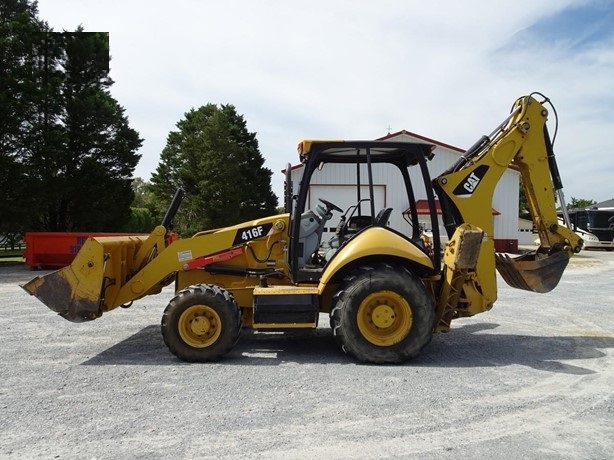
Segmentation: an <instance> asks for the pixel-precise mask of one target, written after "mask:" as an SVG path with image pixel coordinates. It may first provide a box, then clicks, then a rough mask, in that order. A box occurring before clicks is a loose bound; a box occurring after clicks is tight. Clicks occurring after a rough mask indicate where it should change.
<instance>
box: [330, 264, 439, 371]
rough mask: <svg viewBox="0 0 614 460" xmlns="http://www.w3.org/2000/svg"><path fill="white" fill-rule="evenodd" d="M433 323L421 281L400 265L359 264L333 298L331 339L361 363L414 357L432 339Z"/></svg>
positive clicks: (387, 362)
mask: <svg viewBox="0 0 614 460" xmlns="http://www.w3.org/2000/svg"><path fill="white" fill-rule="evenodd" d="M434 321H435V308H434V305H433V299H432V297H431V296H430V295H429V294H428V292H427V290H426V288H425V287H424V284H423V283H422V282H421V281H420V279H419V278H418V277H416V276H415V275H413V274H412V273H410V272H409V271H408V270H407V269H405V268H404V267H402V266H399V265H390V264H384V263H382V264H377V265H375V266H372V267H360V268H359V269H357V270H356V271H354V272H352V273H351V274H350V275H349V276H347V277H346V278H344V280H343V282H342V283H341V285H340V289H339V291H338V292H337V293H336V294H335V296H334V297H333V309H332V311H331V327H332V328H333V333H334V336H335V339H336V341H337V343H338V344H339V345H340V346H341V348H342V349H343V351H344V352H345V353H347V354H348V355H350V356H352V357H354V358H355V359H357V360H358V361H361V362H366V363H376V364H396V363H402V362H404V361H407V360H408V359H411V358H413V357H415V356H416V355H418V353H420V351H421V350H422V349H423V348H424V347H425V346H426V345H427V344H428V343H429V342H430V340H431V338H432V335H433V323H434Z"/></svg>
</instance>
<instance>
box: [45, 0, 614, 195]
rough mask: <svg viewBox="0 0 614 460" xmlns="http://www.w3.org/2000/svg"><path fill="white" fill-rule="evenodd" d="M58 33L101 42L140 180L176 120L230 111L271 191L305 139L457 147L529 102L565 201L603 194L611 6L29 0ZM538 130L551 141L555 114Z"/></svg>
mask: <svg viewBox="0 0 614 460" xmlns="http://www.w3.org/2000/svg"><path fill="white" fill-rule="evenodd" d="M38 7H39V18H40V19H43V20H45V21H47V22H48V24H49V25H50V26H51V27H52V28H53V29H54V30H55V31H57V32H61V31H64V30H65V31H74V30H75V29H76V28H77V27H78V26H79V25H82V26H83V27H84V29H85V30H86V31H102V32H109V40H110V47H111V57H112V60H111V77H112V78H113V80H114V81H115V84H114V85H113V86H112V88H111V94H112V96H113V97H114V98H115V99H116V100H117V101H118V102H119V103H120V105H122V106H123V107H124V108H125V110H126V115H127V116H128V118H129V122H130V126H131V127H132V128H134V129H136V130H137V131H138V132H139V134H140V136H141V137H142V138H144V143H143V146H142V147H141V149H140V151H139V153H140V154H141V155H142V158H141V160H140V162H139V165H138V166H137V168H136V170H135V176H137V177H142V178H143V179H145V180H149V179H150V177H151V174H152V172H154V171H155V169H156V167H157V166H158V164H159V162H160V153H161V151H162V149H163V148H164V146H165V145H166V139H167V136H168V134H169V132H171V131H173V130H176V124H177V122H178V121H180V120H181V119H182V118H183V117H184V114H185V113H186V112H188V111H189V110H190V109H192V108H198V107H201V106H203V105H206V104H208V103H214V104H232V105H234V106H235V107H236V110H237V112H238V113H239V114H242V115H243V117H244V118H245V120H246V122H247V128H248V130H249V131H250V132H255V133H256V135H257V139H258V142H259V147H260V152H261V153H262V155H263V157H264V158H265V166H266V167H268V168H269V169H271V170H272V171H273V176H272V186H273V191H274V192H275V193H276V194H277V195H278V196H281V195H282V190H283V174H282V173H281V170H282V169H283V168H285V166H286V164H287V163H291V164H296V163H297V162H298V156H297V153H296V146H297V143H298V142H299V141H300V140H301V139H308V138H319V139H376V138H379V137H382V136H385V135H386V134H388V132H393V133H394V132H397V131H401V130H407V131H410V132H413V133H416V134H419V135H421V136H425V137H428V138H430V139H434V140H436V141H439V142H442V143H445V144H449V145H453V146H455V147H459V148H461V149H466V148H468V147H470V146H471V145H472V144H473V143H474V142H475V141H476V140H477V139H478V138H479V137H480V136H482V135H483V134H489V133H490V132H491V131H492V130H493V129H494V128H495V127H496V126H498V125H499V123H500V122H501V121H502V120H503V119H504V118H505V117H506V116H507V115H508V113H509V111H510V108H511V106H512V104H513V102H514V101H515V100H516V99H517V98H518V97H521V96H524V95H527V94H530V93H532V92H534V91H539V92H541V93H543V94H545V95H546V96H547V97H549V98H550V99H551V101H552V103H553V104H554V106H555V108H556V112H557V114H558V131H557V136H556V140H555V145H554V151H555V154H556V157H557V161H558V164H559V170H560V173H561V177H562V180H563V185H564V189H563V190H564V193H565V197H566V201H567V202H569V201H571V198H572V197H573V198H577V199H580V198H581V199H591V200H595V201H597V202H601V201H605V200H608V199H611V198H614V148H613V147H612V142H611V141H608V139H609V138H612V130H613V128H614V27H613V26H612V24H614V0H592V1H591V0H541V1H535V0H514V1H511V2H494V1H491V0H465V1H462V2H460V1H456V0H447V1H444V0H440V1H436V2H435V1H433V2H427V1H424V0H399V1H397V0H378V1H360V2H358V1H346V0H326V1H321V0H311V1H309V2H305V1H301V2H299V1H295V0H285V1H284V0H259V1H253V0H175V1H174V2H169V1H162V0H105V1H100V0H39V3H38ZM548 124H549V130H550V132H551V134H552V133H553V131H554V117H553V114H552V113H551V114H550V121H549V123H548Z"/></svg>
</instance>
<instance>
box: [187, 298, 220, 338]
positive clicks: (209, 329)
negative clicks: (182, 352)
mask: <svg viewBox="0 0 614 460" xmlns="http://www.w3.org/2000/svg"><path fill="white" fill-rule="evenodd" d="M178 327H179V335H180V336H181V338H182V339H183V341H184V342H185V343H186V344H188V345H190V346H191V347H194V348H205V347H209V346H211V345H213V344H214V343H215V341H216V340H217V339H218V337H219V336H220V334H221V333H222V321H221V320H220V315H218V314H217V312H216V311H215V310H214V309H213V308H211V307H209V306H207V305H192V306H191V307H189V308H187V309H186V310H185V311H184V312H183V313H182V314H181V316H180V317H179V324H178Z"/></svg>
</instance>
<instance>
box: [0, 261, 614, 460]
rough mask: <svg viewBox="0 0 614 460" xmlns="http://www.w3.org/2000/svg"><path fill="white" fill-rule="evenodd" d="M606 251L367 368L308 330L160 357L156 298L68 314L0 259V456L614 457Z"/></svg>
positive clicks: (505, 292) (162, 299)
mask: <svg viewBox="0 0 614 460" xmlns="http://www.w3.org/2000/svg"><path fill="white" fill-rule="evenodd" d="M613 268H614V253H609V252H583V253H582V254H581V256H579V257H576V258H574V259H573V260H572V262H571V263H570V266H569V268H568V270H567V271H566V272H565V274H564V276H563V279H562V281H561V284H560V285H559V286H558V287H557V289H556V290H555V291H553V292H551V293H549V294H532V293H528V292H524V291H520V290H515V289H512V288H509V287H508V286H507V285H506V284H505V283H504V282H503V281H501V280H500V283H499V300H498V301H497V303H496V305H495V308H494V309H493V310H492V311H491V312H488V313H484V314H482V315H479V316H476V317H474V318H467V319H462V320H458V321H456V322H454V323H453V329H452V331H451V332H449V333H447V334H437V335H435V337H434V338H433V341H432V342H431V344H430V345H429V346H428V347H427V349H426V350H425V351H424V352H423V353H422V355H420V356H419V357H418V359H416V360H414V361H412V362H411V363H408V364H406V365H402V366H369V365H359V364H356V363H354V362H352V361H351V360H350V359H349V358H347V357H346V356H345V355H344V354H343V353H342V352H340V351H339V350H338V349H337V347H336V345H335V343H334V341H333V339H332V336H331V331H330V329H329V328H328V318H327V317H322V318H321V327H319V328H318V329H317V330H315V331H309V332H302V331H301V332H294V333H291V334H280V333H257V334H256V333H253V332H251V331H247V332H246V333H244V334H243V335H242V337H241V339H240V341H239V344H238V345H237V347H236V348H235V349H234V350H233V351H232V352H231V354H230V355H229V356H228V358H227V359H225V360H224V361H222V362H220V363H216V364H186V363H182V362H180V361H178V360H177V359H176V358H175V357H174V356H172V355H171V354H170V353H169V352H168V350H167V349H166V347H165V345H164V343H163V341H162V337H161V335H160V330H159V324H160V318H161V315H162V311H163V309H164V307H165V306H166V303H167V302H168V300H169V299H170V298H171V297H172V290H169V289H168V288H167V289H166V290H164V291H163V292H162V293H161V294H160V295H158V296H153V297H149V298H146V299H142V300H140V301H137V302H135V304H134V305H133V306H132V308H130V309H127V310H123V309H117V311H113V312H110V313H108V314H105V315H104V316H103V317H102V318H100V319H98V320H96V321H93V322H91V323H83V324H73V323H69V322H67V321H65V320H63V319H61V318H60V317H58V316H56V315H54V314H53V313H52V312H51V311H50V310H48V309H47V308H46V307H45V306H44V305H42V304H41V303H40V302H39V301H38V300H37V299H36V298H34V297H31V296H28V295H27V294H26V293H25V292H24V291H22V290H21V289H20V288H19V286H18V283H22V282H24V281H27V280H29V279H31V278H32V277H33V276H34V275H36V274H37V273H35V272H30V271H28V270H27V269H25V268H23V267H21V266H13V267H0V296H1V297H2V300H3V302H2V305H1V306H0V330H1V331H2V332H1V335H0V358H1V359H0V410H1V412H0V413H1V414H2V416H1V417H0V458H15V459H24V458H49V459H55V458H71V459H72V458H76V459H81V458H83V459H93V458H96V459H117V458H122V459H123V458H131V459H132V458H135V459H139V458H147V459H157V458H169V459H170V458H172V459H184V458H187V459H189V458H197V457H198V458H210V459H220V458H231V459H241V458H250V459H267V460H268V459H302V458H309V459H319V458H328V459H413V458H419V459H464V458H466V459H475V458H494V459H499V458H501V459H525V458H526V459H559V458H565V459H608V458H610V459H611V458H614V423H613V420H614V390H613V389H614V366H613V364H614V350H613V347H614V314H613V313H612V311H613V305H614V289H613V287H612V270H613Z"/></svg>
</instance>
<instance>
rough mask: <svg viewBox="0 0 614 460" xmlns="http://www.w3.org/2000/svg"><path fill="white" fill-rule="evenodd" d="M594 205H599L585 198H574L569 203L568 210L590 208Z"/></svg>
mask: <svg viewBox="0 0 614 460" xmlns="http://www.w3.org/2000/svg"><path fill="white" fill-rule="evenodd" d="M594 204H597V202H596V201H595V200H587V199H585V198H575V197H573V196H572V197H571V201H570V202H569V203H567V209H575V208H589V207H591V206H592V205H594Z"/></svg>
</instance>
